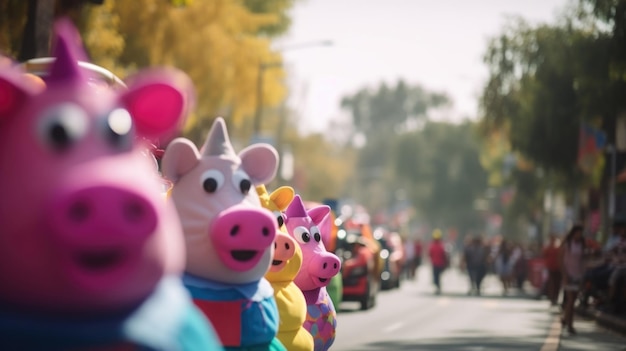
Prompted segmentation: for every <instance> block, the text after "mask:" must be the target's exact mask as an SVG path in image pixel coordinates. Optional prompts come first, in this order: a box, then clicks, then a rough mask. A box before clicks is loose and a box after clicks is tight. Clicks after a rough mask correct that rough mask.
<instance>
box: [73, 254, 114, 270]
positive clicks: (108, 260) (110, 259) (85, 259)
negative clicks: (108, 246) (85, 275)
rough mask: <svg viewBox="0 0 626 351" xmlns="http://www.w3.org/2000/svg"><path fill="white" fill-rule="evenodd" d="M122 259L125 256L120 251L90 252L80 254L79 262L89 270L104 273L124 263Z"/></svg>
mask: <svg viewBox="0 0 626 351" xmlns="http://www.w3.org/2000/svg"><path fill="white" fill-rule="evenodd" d="M122 257H123V255H122V253H121V252H120V251H119V250H107V251H99V252H88V253H81V254H79V255H78V262H79V264H80V265H81V266H82V267H84V268H86V269H87V270H90V271H103V270H106V269H109V268H111V267H113V266H116V265H117V264H118V263H119V262H120V261H122Z"/></svg>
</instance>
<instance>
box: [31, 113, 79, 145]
mask: <svg viewBox="0 0 626 351" xmlns="http://www.w3.org/2000/svg"><path fill="white" fill-rule="evenodd" d="M40 121H41V122H40V123H39V126H38V133H39V137H40V138H41V140H43V141H44V142H45V143H46V144H47V145H49V146H51V147H52V148H53V149H55V150H56V151H64V150H66V149H67V148H68V147H70V146H71V145H72V144H74V143H75V142H76V141H77V140H79V139H81V138H82V137H83V136H84V135H85V134H86V132H87V126H88V120H87V114H86V113H85V111H84V110H83V109H82V108H80V107H79V106H77V105H74V104H61V105H57V106H54V107H52V108H50V109H48V110H47V111H45V112H44V113H43V116H42V118H41V120H40Z"/></svg>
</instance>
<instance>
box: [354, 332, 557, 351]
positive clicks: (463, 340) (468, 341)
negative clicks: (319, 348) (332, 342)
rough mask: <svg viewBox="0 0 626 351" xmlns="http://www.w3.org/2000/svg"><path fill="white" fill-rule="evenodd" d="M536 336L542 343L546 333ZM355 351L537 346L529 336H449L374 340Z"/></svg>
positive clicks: (528, 350) (513, 350)
mask: <svg viewBox="0 0 626 351" xmlns="http://www.w3.org/2000/svg"><path fill="white" fill-rule="evenodd" d="M531 338H536V339H537V343H536V345H541V340H543V338H545V335H536V336H531ZM353 350H354V351H373V350H381V351H382V350H400V351H402V350H406V351H408V350H420V351H431V350H433V351H437V350H446V351H450V350H455V351H478V350H481V351H492V350H493V351H495V350H498V351H503V350H507V351H522V350H523V351H537V350H538V348H537V347H536V346H534V347H529V337H524V338H513V337H489V338H485V337H484V335H483V336H481V337H472V336H467V337H449V338H441V339H421V340H397V341H391V340H390V341H381V342H373V343H369V344H366V345H362V346H359V347H357V348H354V349H353Z"/></svg>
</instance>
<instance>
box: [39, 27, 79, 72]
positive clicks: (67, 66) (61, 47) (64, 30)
mask: <svg viewBox="0 0 626 351" xmlns="http://www.w3.org/2000/svg"><path fill="white" fill-rule="evenodd" d="M54 29H55V44H54V50H53V53H54V55H53V56H54V57H55V58H56V59H55V60H54V63H53V64H52V66H51V67H50V72H49V75H48V77H47V79H46V80H47V81H48V82H49V83H56V82H71V81H76V82H81V81H85V80H86V79H85V78H86V77H85V76H84V75H83V72H82V71H81V69H80V68H79V66H78V61H79V60H81V59H83V60H84V59H85V56H86V55H84V53H83V54H82V55H81V52H82V47H81V44H80V36H79V34H78V32H77V31H76V28H74V26H73V25H72V23H71V22H70V21H69V20H65V19H64V20H59V21H58V22H57V23H55V26H54Z"/></svg>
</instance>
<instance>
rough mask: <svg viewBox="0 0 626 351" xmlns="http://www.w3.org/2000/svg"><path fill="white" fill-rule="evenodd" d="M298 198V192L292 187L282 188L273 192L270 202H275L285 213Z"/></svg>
mask: <svg viewBox="0 0 626 351" xmlns="http://www.w3.org/2000/svg"><path fill="white" fill-rule="evenodd" d="M294 196H296V192H295V191H294V190H293V188H292V187H290V186H281V187H280V188H278V189H276V190H274V191H272V193H271V194H270V200H272V201H273V202H274V204H275V205H276V207H278V209H279V210H281V211H284V210H285V209H287V207H289V204H290V203H291V201H292V200H293V197H294Z"/></svg>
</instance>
